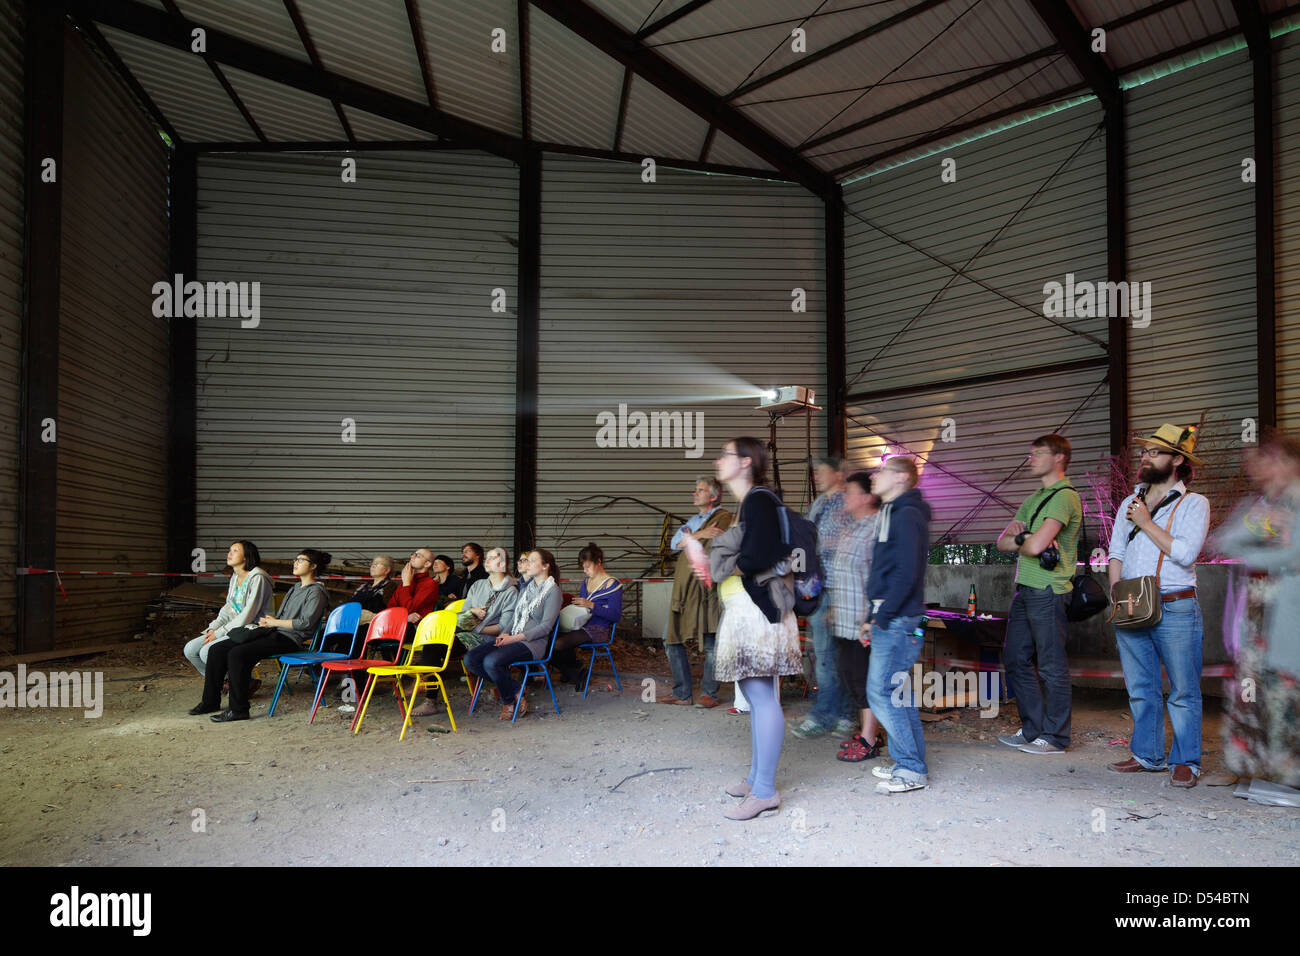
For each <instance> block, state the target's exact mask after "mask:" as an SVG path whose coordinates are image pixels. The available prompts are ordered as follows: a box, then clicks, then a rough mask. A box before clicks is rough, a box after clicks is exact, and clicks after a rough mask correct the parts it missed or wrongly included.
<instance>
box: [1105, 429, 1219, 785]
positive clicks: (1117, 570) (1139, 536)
mask: <svg viewBox="0 0 1300 956" xmlns="http://www.w3.org/2000/svg"><path fill="white" fill-rule="evenodd" d="M1137 443H1138V444H1139V445H1141V446H1142V459H1141V460H1142V468H1141V471H1140V472H1139V473H1138V480H1139V482H1140V484H1139V485H1138V487H1137V490H1136V491H1135V492H1134V493H1133V494H1131V495H1129V496H1128V497H1127V498H1125V499H1124V500H1123V502H1121V503H1120V506H1119V512H1118V513H1117V514H1116V515H1115V527H1114V529H1113V531H1112V532H1111V536H1110V586H1111V590H1112V592H1113V591H1114V588H1115V585H1116V583H1118V582H1119V581H1124V580H1128V579H1130V578H1138V577H1143V576H1145V575H1157V576H1158V577H1159V579H1160V601H1161V609H1162V613H1161V616H1160V622H1159V623H1158V624H1156V626H1155V627H1145V628H1137V627H1128V628H1116V629H1115V639H1116V642H1117V643H1118V644H1119V659H1120V663H1121V665H1122V666H1123V668H1124V685H1125V686H1126V687H1127V688H1128V699H1129V707H1130V708H1131V709H1132V711H1133V739H1132V743H1131V747H1132V750H1133V756H1132V757H1130V758H1129V759H1128V760H1124V761H1121V762H1120V763H1115V764H1111V765H1110V769H1111V770H1114V771H1117V772H1119V773H1138V772H1141V771H1143V770H1147V771H1151V772H1153V773H1159V772H1162V771H1163V770H1165V768H1166V767H1168V766H1172V767H1173V770H1172V772H1171V774H1170V781H1169V782H1170V784H1171V785H1173V786H1175V787H1194V786H1196V778H1197V777H1199V776H1200V774H1201V641H1202V629H1201V605H1200V602H1199V601H1197V598H1196V558H1197V556H1198V555H1199V554H1200V553H1201V545H1202V544H1204V542H1205V533H1206V531H1207V530H1208V529H1209V525H1210V503H1209V501H1207V500H1206V498H1205V496H1204V495H1198V494H1194V493H1192V492H1190V491H1188V490H1187V482H1188V481H1189V480H1190V479H1191V477H1192V466H1193V465H1199V464H1201V459H1200V458H1197V457H1196V456H1195V455H1194V454H1192V452H1193V451H1194V450H1195V448H1196V428H1195V427H1190V428H1180V427H1179V426H1177V425H1170V424H1168V423H1166V424H1164V425H1161V426H1160V427H1159V428H1157V429H1156V431H1155V433H1154V434H1153V435H1152V436H1151V437H1150V438H1140V439H1138V440H1137ZM1162 558H1163V560H1162ZM1161 664H1163V665H1164V668H1165V672H1166V673H1168V674H1169V704H1168V709H1169V723H1170V724H1171V725H1172V727H1173V731H1174V740H1173V745H1172V746H1171V747H1170V749H1169V753H1168V755H1167V756H1166V754H1165V720H1164V715H1163V714H1162V713H1161V711H1160V704H1161V698H1162V693H1161V691H1162V689H1163V685H1162V683H1161V679H1160V665H1161Z"/></svg>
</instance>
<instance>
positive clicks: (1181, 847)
mask: <svg viewBox="0 0 1300 956" xmlns="http://www.w3.org/2000/svg"><path fill="white" fill-rule="evenodd" d="M615 656H616V658H617V659H618V660H619V663H620V669H621V673H622V675H623V691H622V693H621V694H619V693H616V692H615V691H614V688H613V681H612V679H610V678H609V677H608V674H607V673H602V672H601V671H599V670H598V672H597V676H596V678H595V679H594V680H593V691H592V694H591V696H590V697H589V698H588V699H587V700H585V701H584V700H583V699H582V698H581V697H580V696H575V695H574V694H573V691H572V688H570V687H568V686H563V687H560V688H557V694H558V697H559V702H560V707H561V709H562V713H561V714H560V715H556V714H555V713H554V711H553V710H552V709H551V707H550V701H549V698H548V697H547V695H546V693H545V690H544V688H541V685H538V688H537V689H534V691H533V692H532V694H531V701H532V706H533V711H532V713H530V714H529V715H528V716H527V717H526V718H524V719H521V720H520V721H519V723H518V724H517V725H516V726H514V727H512V726H510V725H509V724H508V723H502V722H501V721H499V720H498V719H497V712H496V711H497V708H496V707H495V706H488V707H487V708H486V709H485V710H482V711H480V713H478V714H476V715H475V716H473V717H468V716H465V711H466V709H467V708H468V703H469V697H468V693H467V691H466V688H465V685H464V682H463V681H460V682H453V683H452V684H451V688H450V690H451V694H452V703H453V707H454V713H455V715H456V719H457V725H458V727H459V732H457V733H454V734H431V733H428V732H426V729H425V727H426V725H429V724H435V723H442V724H444V725H445V718H443V719H438V718H434V719H425V720H420V721H418V724H417V726H416V728H415V729H414V730H413V731H411V732H409V733H408V734H407V737H406V740H404V741H400V742H399V741H398V739H397V737H398V729H399V726H400V716H398V711H397V706H396V701H395V700H394V699H393V698H392V697H391V696H384V697H382V698H377V700H376V703H374V704H372V710H371V713H370V714H369V715H368V716H367V718H366V723H365V724H364V726H363V728H362V732H361V734H360V735H358V736H355V737H354V736H352V735H351V734H350V733H348V727H347V721H348V718H347V717H344V716H343V715H341V714H339V713H338V712H337V710H336V709H335V707H336V706H337V704H338V701H337V700H336V699H332V698H331V699H330V703H329V707H328V708H325V707H322V710H321V713H320V714H319V715H318V718H317V720H316V723H315V724H314V725H311V726H309V725H308V724H307V712H308V710H309V708H310V703H311V694H310V692H309V689H308V684H307V683H305V682H304V683H303V684H301V685H299V688H298V690H297V692H296V693H295V694H294V695H293V696H292V697H289V696H287V695H286V696H285V697H284V698H283V699H282V700H281V703H280V707H279V709H278V711H277V713H276V716H275V717H272V718H267V717H266V716H265V714H266V709H267V706H268V705H269V703H270V694H269V692H268V691H263V692H262V694H261V695H259V697H257V698H256V699H255V700H254V707H253V715H254V719H253V720H251V721H248V722H246V723H236V724H226V725H221V724H213V723H211V722H210V721H209V720H208V719H207V718H206V717H190V716H188V715H187V714H186V711H187V710H188V709H189V708H190V707H191V706H193V705H194V704H195V703H197V701H198V699H199V694H200V683H199V679H198V677H197V675H196V674H195V673H194V672H193V670H192V669H191V668H190V667H189V665H188V664H186V663H185V661H184V660H183V659H182V658H181V654H180V644H179V642H176V641H157V640H154V641H152V642H144V643H142V644H141V646H140V647H139V648H138V649H132V650H130V651H128V652H126V653H118V654H115V655H113V656H112V657H109V656H107V655H103V656H100V657H95V658H82V659H78V660H74V661H71V662H62V663H58V664H41V665H31V666H29V671H30V670H32V669H43V670H84V671H92V670H99V671H102V672H103V674H104V680H105V684H104V689H105V697H106V701H105V705H104V711H103V716H102V717H100V718H98V719H88V718H86V717H85V716H84V715H83V714H82V712H81V711H69V710H58V709H26V708H23V709H8V708H5V709H3V710H0V768H2V769H3V773H2V774H0V863H3V864H7V865H54V866H87V865H89V866H112V865H120V864H136V865H149V864H171V865H178V864H179V865H201V864H206V865H211V864H218V865H239V864H263V865H282V864H351V863H369V864H385V863H417V864H428V863H438V864H447V863H452V864H492V863H496V864H500V863H506V862H524V863H569V864H589V863H599V864H617V865H640V864H672V863H682V864H719V865H753V864H773V863H776V864H781V863H786V862H791V863H799V864H805V865H809V864H810V865H821V864H875V865H878V864H893V865H899V864H903V865H935V864H963V865H989V866H1035V865H1043V864H1064V865H1072V864H1080V865H1132V866H1150V865H1187V864H1195V865H1237V864H1252V865H1265V866H1269V865H1294V864H1295V861H1296V860H1297V858H1300V811H1297V810H1293V809H1282V808H1272V807H1263V806H1255V805H1252V804H1249V803H1247V802H1246V801H1245V800H1243V799H1240V798H1234V797H1233V796H1232V790H1233V788H1231V787H1222V788H1211V787H1206V786H1198V787H1196V788H1195V789H1192V790H1175V789H1171V788H1170V787H1169V785H1168V777H1167V776H1166V775H1165V774H1139V775H1133V776H1130V775H1124V776H1121V775H1118V774H1114V773H1110V772H1109V771H1107V770H1106V769H1105V765H1106V764H1107V763H1108V762H1110V761H1114V760H1118V759H1122V758H1123V757H1125V756H1127V753H1128V750H1127V748H1126V747H1124V746H1122V745H1112V744H1111V743H1110V742H1111V741H1112V740H1113V739H1115V738H1124V739H1127V737H1128V733H1129V727H1130V726H1131V725H1130V721H1129V718H1128V715H1127V707H1126V702H1125V699H1124V697H1123V695H1122V694H1119V693H1112V692H1103V691H1086V692H1085V691H1077V692H1076V699H1075V712H1074V728H1073V746H1072V748H1071V750H1070V751H1069V752H1068V753H1067V754H1065V755H1063V756H1059V757H1031V756H1028V755H1025V754H1021V753H1019V752H1018V751H1014V750H1012V749H1010V748H1008V747H1004V746H1002V745H1000V744H998V743H997V741H996V739H995V737H996V735H997V734H999V733H1006V732H1011V731H1013V730H1014V729H1015V728H1016V727H1017V726H1018V723H1017V722H1016V721H1015V719H1014V707H1009V708H1004V709H1003V710H1002V712H1001V713H1000V714H999V715H998V717H996V718H990V719H982V718H980V717H979V716H978V712H977V711H975V710H966V711H959V712H957V713H958V716H957V717H956V719H951V720H943V721H938V722H934V723H927V724H926V734H927V740H928V747H929V752H928V759H929V762H930V768H931V770H930V781H931V786H930V788H929V789H928V790H924V791H919V792H914V793H909V794H903V795H898V796H885V795H882V794H878V793H876V792H875V791H874V784H875V778H874V777H872V776H871V773H870V770H871V767H872V766H873V764H874V763H875V762H867V763H863V764H845V763H841V762H839V761H837V760H835V759H834V754H835V751H836V747H837V745H838V741H837V740H836V739H835V738H833V737H824V738H821V739H819V740H812V741H804V740H800V739H798V738H796V737H794V736H793V735H790V736H787V738H786V744H785V749H784V751H783V753H782V757H781V769H780V772H779V774H778V778H777V785H778V787H779V788H780V789H781V792H782V796H783V799H784V806H783V807H782V810H781V812H780V813H779V814H776V815H770V814H769V815H767V816H764V817H761V818H759V819H758V820H756V821H752V822H749V823H733V822H730V821H728V820H724V819H723V817H722V814H723V812H724V811H725V810H726V809H727V808H728V807H729V806H730V805H732V804H733V803H734V802H735V801H734V800H732V798H729V797H727V796H725V795H724V794H723V793H722V787H723V786H724V785H726V784H728V783H731V782H733V781H734V780H739V779H740V778H742V777H743V776H744V774H745V772H746V771H747V769H748V762H749V725H748V719H747V718H744V717H733V716H729V715H728V714H727V713H726V712H725V709H724V708H718V709H715V710H711V711H705V710H700V709H696V708H689V707H668V706H663V705H656V704H653V703H645V702H643V700H642V680H643V678H646V677H650V678H657V679H658V680H659V684H658V690H659V691H660V692H661V693H663V692H666V690H667V686H668V685H667V683H666V682H664V680H663V678H665V677H666V676H667V668H666V662H665V660H664V658H663V654H662V651H661V650H657V649H655V650H650V649H648V648H634V647H632V646H630V645H627V644H624V645H621V646H620V648H619V649H617V650H616V651H615ZM0 666H4V667H5V668H6V669H10V670H12V666H10V665H0ZM274 666H275V665H274V664H269V665H267V664H264V665H263V667H265V668H266V669H267V671H269V672H272V673H273V672H274ZM697 674H698V666H697ZM785 690H786V693H785V711H786V718H787V720H788V721H790V722H791V723H792V724H793V723H794V722H796V721H798V720H799V719H801V717H802V715H803V714H804V713H805V712H806V711H807V707H808V705H807V701H805V700H804V699H802V696H801V687H800V683H799V682H798V681H790V682H788V683H787V685H786V688H785ZM724 696H729V695H727V694H726V693H725V692H724ZM1207 710H1209V711H1210V712H1209V713H1207V717H1206V721H1205V741H1206V748H1207V754H1206V766H1207V769H1208V770H1214V769H1216V768H1217V766H1218V761H1217V750H1218V748H1219V733H1218V717H1217V710H1216V709H1215V708H1213V707H1207ZM661 768H678V769H672V770H664V769H661ZM643 771H656V772H654V773H645V774H643V775H641V776H636V777H633V778H632V779H625V778H627V777H629V776H630V775H633V774H642V772H643ZM616 785H618V786H617V788H616Z"/></svg>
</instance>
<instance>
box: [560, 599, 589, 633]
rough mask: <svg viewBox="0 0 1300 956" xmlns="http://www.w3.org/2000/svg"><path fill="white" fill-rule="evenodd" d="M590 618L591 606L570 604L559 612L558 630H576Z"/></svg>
mask: <svg viewBox="0 0 1300 956" xmlns="http://www.w3.org/2000/svg"><path fill="white" fill-rule="evenodd" d="M589 620H591V608H586V607H578V605H576V604H570V605H569V606H568V607H566V608H565V609H564V610H563V611H561V612H560V630H561V631H576V630H578V628H580V627H582V625H584V624H586V623H587V622H588V621H589Z"/></svg>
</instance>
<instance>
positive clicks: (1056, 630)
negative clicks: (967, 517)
mask: <svg viewBox="0 0 1300 956" xmlns="http://www.w3.org/2000/svg"><path fill="white" fill-rule="evenodd" d="M1070 454H1071V452H1070V443H1069V442H1068V441H1066V439H1065V438H1063V437H1062V436H1060V435H1056V434H1052V435H1042V436H1040V437H1038V438H1035V439H1034V441H1033V444H1032V445H1031V446H1030V448H1029V473H1030V474H1031V475H1033V476H1034V477H1035V478H1037V479H1038V483H1039V488H1038V490H1037V491H1035V492H1034V493H1033V494H1032V495H1030V496H1029V497H1028V498H1027V499H1026V500H1025V503H1024V504H1022V505H1021V506H1020V508H1019V510H1017V511H1016V515H1015V518H1014V519H1013V520H1012V522H1011V523H1010V524H1009V525H1007V526H1006V529H1005V530H1004V531H1003V532H1002V534H1001V535H999V537H998V543H997V547H998V550H999V551H1005V552H1008V553H1014V554H1017V555H1019V558H1018V559H1017V560H1016V588H1015V594H1014V596H1013V597H1012V598H1011V610H1010V611H1008V612H1007V636H1006V641H1005V643H1004V645H1003V648H1002V660H1003V664H1004V666H1005V667H1006V671H1007V683H1008V684H1009V685H1010V686H1011V690H1012V693H1014V694H1015V697H1016V708H1017V709H1018V710H1019V712H1020V724H1021V726H1020V729H1019V730H1017V731H1016V732H1015V734H1014V735H1010V736H1002V737H998V740H1000V741H1001V742H1002V743H1004V744H1006V745H1007V746H1008V747H1015V748H1017V749H1019V750H1020V751H1022V752H1023V753H1027V754H1061V753H1065V748H1067V747H1068V746H1070V702H1071V701H1070V662H1069V660H1068V659H1067V658H1066V654H1065V639H1066V620H1065V602H1066V601H1067V600H1068V597H1067V596H1068V595H1069V593H1070V590H1071V588H1072V585H1071V584H1070V578H1071V577H1073V575H1074V566H1075V562H1076V560H1077V551H1078V547H1079V531H1080V529H1081V528H1082V527H1083V499H1082V498H1081V497H1080V496H1079V493H1078V492H1077V491H1076V490H1075V488H1074V485H1072V484H1071V483H1070V479H1069V478H1067V477H1065V470H1066V469H1067V468H1069V467H1070ZM1052 548H1055V549H1056V553H1055V554H1053V553H1052V551H1051V550H1050V549H1052ZM1035 664H1037V668H1038V669H1037V672H1035V670H1034V667H1035ZM1039 678H1042V682H1043V683H1042V687H1041V688H1040V687H1039V683H1038V681H1039Z"/></svg>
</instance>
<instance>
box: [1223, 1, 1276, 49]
mask: <svg viewBox="0 0 1300 956" xmlns="http://www.w3.org/2000/svg"><path fill="white" fill-rule="evenodd" d="M1232 9H1233V10H1234V11H1235V12H1236V14H1237V22H1238V23H1240V24H1241V32H1242V34H1243V35H1244V36H1245V37H1246V45H1247V46H1248V47H1250V55H1251V57H1252V58H1253V57H1259V56H1268V55H1269V53H1270V47H1269V44H1268V24H1267V23H1266V22H1265V21H1264V15H1263V13H1261V11H1260V9H1259V5H1258V4H1256V2H1255V0H1232Z"/></svg>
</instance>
